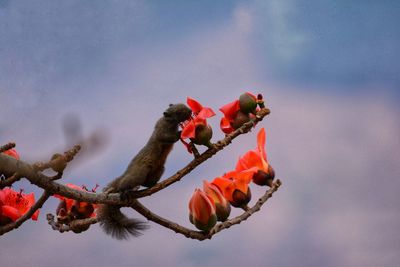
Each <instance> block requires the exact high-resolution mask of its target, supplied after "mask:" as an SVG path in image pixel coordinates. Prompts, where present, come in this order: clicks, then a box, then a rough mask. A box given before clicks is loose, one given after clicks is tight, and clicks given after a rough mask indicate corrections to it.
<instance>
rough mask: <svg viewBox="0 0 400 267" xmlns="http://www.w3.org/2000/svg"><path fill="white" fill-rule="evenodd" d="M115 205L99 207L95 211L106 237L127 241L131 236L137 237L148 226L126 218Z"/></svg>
mask: <svg viewBox="0 0 400 267" xmlns="http://www.w3.org/2000/svg"><path fill="white" fill-rule="evenodd" d="M120 208H121V207H120V206H116V205H100V206H99V208H98V209H97V217H98V219H99V223H100V226H101V228H103V230H104V232H105V233H106V234H108V235H111V236H112V237H113V238H116V239H119V240H123V239H125V240H127V239H129V238H130V237H131V236H135V237H136V236H139V235H141V234H142V232H141V231H143V230H146V229H148V228H149V226H148V225H147V224H146V223H145V222H142V221H140V220H137V219H131V218H128V217H126V216H125V215H124V214H123V213H122V212H121V210H120Z"/></svg>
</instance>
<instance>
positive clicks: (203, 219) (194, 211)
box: [189, 181, 231, 232]
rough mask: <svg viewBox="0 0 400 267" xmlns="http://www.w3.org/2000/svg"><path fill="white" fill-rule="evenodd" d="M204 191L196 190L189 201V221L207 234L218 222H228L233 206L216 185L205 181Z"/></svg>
mask: <svg viewBox="0 0 400 267" xmlns="http://www.w3.org/2000/svg"><path fill="white" fill-rule="evenodd" d="M203 190H204V191H202V190H201V189H198V188H197V189H195V191H194V193H193V195H192V198H191V199H190V201H189V220H190V222H191V223H192V224H194V225H195V226H196V227H197V228H198V229H200V230H202V231H206V232H207V231H209V230H210V229H211V228H213V227H214V225H215V224H216V223H217V221H221V222H223V221H226V219H227V218H228V217H229V214H230V212H231V206H230V205H229V203H228V202H227V201H226V199H225V198H224V196H223V195H222V192H221V191H220V190H219V188H218V187H216V186H215V185H213V184H211V183H209V182H207V181H204V183H203Z"/></svg>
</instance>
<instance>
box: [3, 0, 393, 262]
mask: <svg viewBox="0 0 400 267" xmlns="http://www.w3.org/2000/svg"><path fill="white" fill-rule="evenodd" d="M399 14H400V2H399V1H389V0H386V1H385V0H382V1H368V0H363V1H361V0H354V1H316V0H298V1H294V0H269V1H261V0H259V1H257V0H254V1H208V0H205V1H183V0H182V1H141V0H114V1H76V0H71V1H54V0H38V1H34V2H33V1H16V0H0V114H1V116H0V143H1V144H4V143H6V142H8V141H12V140H13V141H16V143H17V150H18V151H19V153H20V155H21V158H22V159H23V160H26V161H28V162H35V161H38V160H46V159H48V158H49V157H50V156H51V155H52V153H55V152H61V151H64V149H65V148H66V146H67V145H68V144H70V143H71V142H73V140H70V139H68V138H66V137H65V133H64V131H63V121H65V118H66V116H70V117H71V116H74V117H75V118H77V119H78V120H79V122H80V123H81V125H82V129H81V130H82V135H83V136H85V137H89V136H90V135H91V134H93V133H101V134H102V136H103V139H101V140H103V143H104V145H103V146H102V147H101V149H97V150H92V151H90V150H89V151H88V152H86V157H84V156H82V158H81V159H79V162H78V163H75V164H74V165H71V166H70V168H69V169H68V170H67V171H66V173H65V177H64V179H63V182H65V183H68V182H71V183H75V184H78V185H81V184H85V185H86V186H88V187H89V188H91V187H93V186H94V185H95V184H96V183H99V184H100V185H101V186H104V185H105V184H106V183H107V182H108V181H110V180H111V179H113V178H114V177H116V176H118V175H119V174H121V173H122V172H123V171H124V168H125V167H126V166H127V164H128V162H129V161H130V159H131V157H132V156H133V155H134V154H135V153H136V152H137V151H138V150H139V149H140V148H141V147H142V146H143V144H144V143H145V142H146V141H147V138H148V136H149V135H150V134H151V132H152V128H153V125H154V123H155V121H156V120H157V119H158V118H159V117H160V116H161V114H162V112H163V111H164V110H165V109H166V108H167V106H168V104H169V103H177V102H185V101H186V97H187V96H190V97H193V98H195V99H197V100H198V101H200V102H201V103H202V104H204V105H206V106H210V107H212V108H213V109H214V110H215V111H216V113H217V116H216V117H215V118H212V119H210V121H209V122H210V124H211V125H212V126H213V128H214V137H213V141H217V140H219V139H221V138H223V134H222V133H221V131H220V130H219V128H218V124H219V119H220V118H221V113H220V112H219V111H218V108H219V107H221V106H222V105H224V104H226V103H228V102H231V101H232V100H234V99H235V98H237V97H238V96H239V95H240V94H241V93H243V92H245V91H250V92H253V93H262V94H263V95H264V97H265V99H266V103H267V106H268V107H270V108H271V111H272V112H271V114H270V116H268V117H267V118H266V119H265V120H264V121H263V122H262V123H260V125H259V126H258V129H259V128H260V127H265V128H266V131H267V152H268V156H269V160H270V163H271V165H272V166H273V167H274V169H275V171H276V173H277V177H279V178H280V179H281V180H282V182H283V185H282V187H281V189H280V190H279V191H278V192H277V193H276V194H275V195H274V197H273V198H272V199H271V200H270V201H268V202H267V203H266V205H265V206H264V207H263V208H262V210H261V211H260V212H259V213H257V214H255V215H254V216H252V217H251V218H250V219H249V220H248V221H246V222H245V223H242V224H240V225H237V226H234V227H232V228H230V229H229V230H226V231H223V232H221V233H220V234H218V235H216V236H215V237H213V239H212V240H208V241H203V242H199V241H196V240H189V239H186V238H185V237H183V236H181V235H178V234H175V233H174V232H172V231H170V230H168V229H165V228H162V227H160V226H158V225H156V224H154V223H150V224H151V229H150V230H148V231H147V232H146V233H145V235H143V236H141V237H140V238H137V239H132V240H131V241H129V242H119V241H116V240H113V239H111V238H110V237H109V236H106V235H105V234H103V233H102V232H101V231H100V229H99V228H98V226H97V225H94V226H92V227H91V228H90V229H89V230H88V231H87V232H85V233H83V234H80V235H77V234H73V233H64V234H60V233H58V232H56V231H53V230H51V228H50V226H49V225H47V222H46V220H45V214H46V213H48V212H53V213H54V210H55V207H56V205H57V200H55V199H52V200H51V201H48V202H47V203H46V204H45V206H44V207H43V209H42V210H41V215H40V217H39V221H38V222H32V221H29V222H27V223H25V224H24V225H22V227H20V228H19V229H18V230H16V231H12V232H10V233H8V234H6V235H4V236H2V237H1V238H0V246H1V249H0V265H1V266H2V267H9V266H16V267H18V266H27V265H30V266H55V265H57V266H60V267H63V266H99V267H101V266H112V265H114V266H119V267H124V266H267V265H268V266H398V265H399V264H400V254H399V253H398V252H399V250H400V232H399V229H398V226H399V225H400V214H399V206H400V197H399V194H398V189H399V188H400V181H399V177H400V170H399V166H400V165H399V164H400V138H399V137H400V118H399V111H400V107H399V105H398V103H399V100H400V90H399V87H400V78H399V77H400V75H399V72H400V63H399V62H400V52H399V49H398V47H399V44H400V28H399V25H400V16H399ZM217 111H218V112H217ZM258 129H256V130H254V131H253V132H252V133H250V134H247V135H245V136H240V137H239V138H237V139H236V140H235V141H234V142H233V143H232V145H231V146H229V147H228V148H226V149H224V151H222V152H220V153H219V154H218V155H216V156H215V157H213V158H212V159H210V160H209V161H207V162H206V163H205V164H203V165H201V166H199V167H198V168H197V169H196V170H194V171H193V172H192V173H191V174H189V175H188V176H186V177H185V179H183V181H181V182H179V183H177V184H174V185H173V186H171V187H169V188H168V189H166V190H163V191H162V192H160V193H159V194H157V195H155V196H152V197H150V198H148V199H144V200H143V203H145V204H146V205H147V206H148V207H149V208H151V209H152V210H154V211H156V212H157V213H159V214H160V215H162V216H164V217H166V218H169V219H172V220H175V221H177V222H179V223H180V224H182V225H184V226H187V227H192V226H191V224H190V223H189V220H188V208H187V205H188V201H189V198H190V196H191V195H192V193H193V191H194V189H195V188H196V187H201V186H202V181H203V180H204V179H208V180H212V179H213V178H214V177H216V176H219V175H222V174H223V173H224V172H226V171H229V170H230V169H232V168H234V166H235V164H236V161H237V159H238V157H239V156H240V155H242V154H244V153H245V152H246V151H247V150H249V149H253V148H254V147H255V144H256V133H257V131H258ZM83 153H85V151H82V154H83ZM190 160H191V155H189V154H188V153H187V152H186V151H185V149H184V147H183V146H182V145H181V144H176V146H175V149H174V151H173V152H172V153H171V155H170V157H169V159H168V162H167V166H166V172H165V175H164V177H168V176H169V175H171V174H173V173H174V172H175V171H176V170H177V169H179V168H181V167H183V166H185V165H186V164H187V163H188V162H189V161H190ZM15 187H16V188H20V187H22V188H24V189H25V191H27V192H30V191H34V192H36V193H37V194H38V193H40V190H38V189H37V188H35V187H33V186H31V185H30V184H29V183H27V182H21V183H19V184H17V185H15ZM251 188H252V190H253V202H252V203H254V200H256V199H257V198H258V196H261V195H262V193H263V190H264V188H260V187H256V186H255V185H252V186H251ZM127 213H128V214H129V216H131V217H140V216H139V215H138V214H135V213H134V212H133V211H132V212H131V211H127ZM233 214H234V215H236V214H239V211H234V213H233Z"/></svg>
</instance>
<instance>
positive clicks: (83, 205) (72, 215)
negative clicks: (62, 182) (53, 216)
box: [54, 184, 97, 223]
mask: <svg viewBox="0 0 400 267" xmlns="http://www.w3.org/2000/svg"><path fill="white" fill-rule="evenodd" d="M66 186H68V187H71V188H73V189H77V190H85V191H89V190H87V188H86V187H84V186H82V187H79V186H77V185H74V184H66ZM92 192H95V189H93V190H92ZM54 197H56V198H58V199H60V204H59V205H58V207H57V211H56V213H57V220H58V221H59V222H63V223H68V222H71V221H73V220H76V219H87V218H91V217H95V216H96V213H95V209H96V208H97V205H96V204H92V203H87V202H83V201H78V200H75V199H71V198H67V197H63V196H60V195H54Z"/></svg>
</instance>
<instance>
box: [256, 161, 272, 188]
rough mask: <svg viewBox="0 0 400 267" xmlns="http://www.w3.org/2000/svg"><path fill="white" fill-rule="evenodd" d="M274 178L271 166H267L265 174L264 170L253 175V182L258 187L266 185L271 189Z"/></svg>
mask: <svg viewBox="0 0 400 267" xmlns="http://www.w3.org/2000/svg"><path fill="white" fill-rule="evenodd" d="M274 178H275V171H274V169H273V168H272V167H271V165H270V164H268V169H267V171H266V172H265V171H264V170H258V171H257V172H256V173H255V174H254V175H253V182H254V183H255V184H258V185H268V186H269V187H271V186H272V181H273V180H274Z"/></svg>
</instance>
